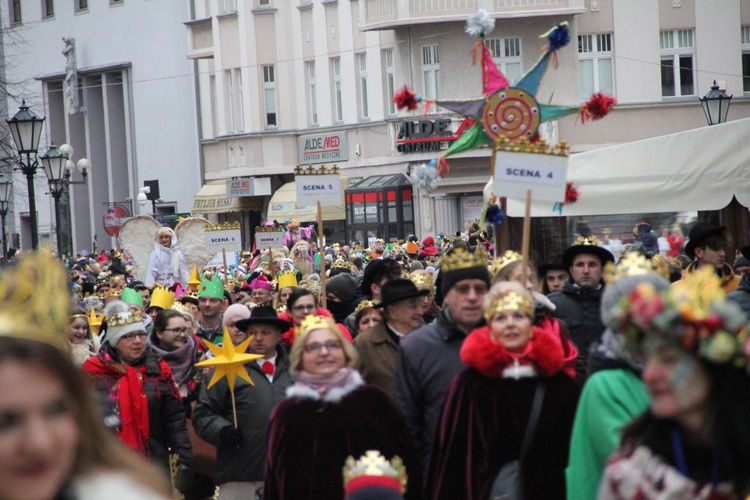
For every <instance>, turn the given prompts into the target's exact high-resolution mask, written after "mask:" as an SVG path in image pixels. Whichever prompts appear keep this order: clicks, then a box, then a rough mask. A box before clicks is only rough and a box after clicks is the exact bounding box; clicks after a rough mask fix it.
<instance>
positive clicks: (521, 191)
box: [494, 151, 568, 202]
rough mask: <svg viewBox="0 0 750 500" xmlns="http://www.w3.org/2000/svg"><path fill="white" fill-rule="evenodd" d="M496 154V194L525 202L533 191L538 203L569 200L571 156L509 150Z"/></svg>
mask: <svg viewBox="0 0 750 500" xmlns="http://www.w3.org/2000/svg"><path fill="white" fill-rule="evenodd" d="M495 154H496V155H497V156H496V158H495V172H494V176H495V189H494V192H495V194H496V195H498V196H506V197H508V198H517V199H524V198H525V197H526V191H527V190H528V189H531V192H532V197H533V198H534V199H535V200H544V201H552V202H562V201H564V200H565V186H566V184H567V177H568V157H567V156H555V155H547V154H532V153H514V152H507V151H498V152H496V153H495Z"/></svg>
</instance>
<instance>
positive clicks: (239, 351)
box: [195, 327, 263, 428]
mask: <svg viewBox="0 0 750 500" xmlns="http://www.w3.org/2000/svg"><path fill="white" fill-rule="evenodd" d="M252 341H253V337H252V336H251V337H248V338H246V339H245V340H244V341H242V342H241V343H240V344H239V345H237V346H235V345H234V344H232V337H230V336H229V332H228V331H227V328H226V327H224V344H223V345H222V346H221V347H219V346H218V345H216V344H214V343H213V342H209V341H208V340H203V342H204V343H205V344H206V345H207V346H208V348H209V349H210V350H211V352H212V353H213V354H214V357H213V358H211V359H207V360H205V361H201V362H200V363H196V364H195V366H198V367H204V366H213V367H215V369H214V374H213V376H212V377H211V381H210V382H209V383H208V388H209V389H210V388H211V387H212V386H213V385H214V384H216V383H217V382H218V381H219V380H221V379H222V378H224V377H226V378H227V385H228V386H229V392H230V393H231V394H232V411H233V413H234V427H235V428H237V410H236V406H235V402H234V384H235V382H236V380H237V377H238V376H239V377H240V378H241V379H243V380H245V381H246V382H247V383H249V384H250V385H253V386H254V385H255V384H254V383H253V380H252V379H251V378H250V375H249V374H248V373H247V370H246V369H245V363H247V362H249V361H254V360H256V359H258V358H262V357H263V356H262V355H260V354H247V353H246V352H245V351H247V348H248V347H249V346H250V342H252Z"/></svg>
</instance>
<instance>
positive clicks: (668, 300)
mask: <svg viewBox="0 0 750 500" xmlns="http://www.w3.org/2000/svg"><path fill="white" fill-rule="evenodd" d="M680 284H681V286H679V287H672V288H670V289H669V290H666V291H664V292H661V293H660V292H658V291H656V289H655V288H654V285H653V284H652V283H641V284H639V285H638V286H637V287H636V288H635V290H633V292H631V293H630V294H628V295H627V296H625V297H623V298H622V299H621V300H620V303H619V304H618V310H617V311H616V314H615V317H617V318H619V328H618V329H617V331H618V332H619V334H620V338H621V342H622V345H623V347H624V348H625V349H627V350H629V351H632V352H634V353H637V354H639V355H642V354H643V347H644V343H645V342H646V341H647V340H663V341H668V342H671V343H676V344H677V345H679V346H680V347H682V348H683V349H684V350H686V351H688V352H690V353H691V354H693V355H695V356H696V357H699V358H704V359H706V360H708V361H710V362H713V363H718V364H726V363H734V364H735V365H736V366H737V367H741V366H744V365H745V358H744V356H743V346H744V344H745V340H746V337H747V334H746V330H745V328H746V323H747V319H746V318H745V314H744V313H743V311H742V310H741V309H740V307H739V306H738V305H737V304H736V303H734V302H732V301H728V300H725V291H724V290H723V289H722V288H721V278H720V277H719V276H717V275H716V272H715V271H714V270H713V268H712V267H711V266H707V267H703V268H700V269H698V270H697V271H695V272H692V273H689V274H688V275H687V276H686V277H685V278H683V280H682V281H680Z"/></svg>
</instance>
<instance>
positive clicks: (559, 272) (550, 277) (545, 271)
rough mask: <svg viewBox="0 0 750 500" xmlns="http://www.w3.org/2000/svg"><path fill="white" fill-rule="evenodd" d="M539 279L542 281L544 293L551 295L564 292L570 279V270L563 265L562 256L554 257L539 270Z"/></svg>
mask: <svg viewBox="0 0 750 500" xmlns="http://www.w3.org/2000/svg"><path fill="white" fill-rule="evenodd" d="M537 271H538V274H539V279H540V280H542V293H543V294H544V295H549V294H551V293H553V292H557V291H559V290H562V287H563V285H565V283H566V282H567V281H568V280H569V279H570V274H568V269H567V268H566V267H565V266H564V265H563V260H562V255H554V256H553V257H552V258H551V259H550V260H549V261H548V262H546V263H544V264H541V265H540V266H539V267H538V268H537Z"/></svg>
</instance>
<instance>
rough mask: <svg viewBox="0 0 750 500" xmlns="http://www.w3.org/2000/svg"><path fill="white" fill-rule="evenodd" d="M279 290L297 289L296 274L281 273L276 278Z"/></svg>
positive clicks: (289, 272)
mask: <svg viewBox="0 0 750 500" xmlns="http://www.w3.org/2000/svg"><path fill="white" fill-rule="evenodd" d="M278 285H279V290H281V289H282V288H286V287H292V288H297V287H298V286H299V283H297V274H296V273H294V272H292V271H282V272H281V273H280V274H279V276H278Z"/></svg>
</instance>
